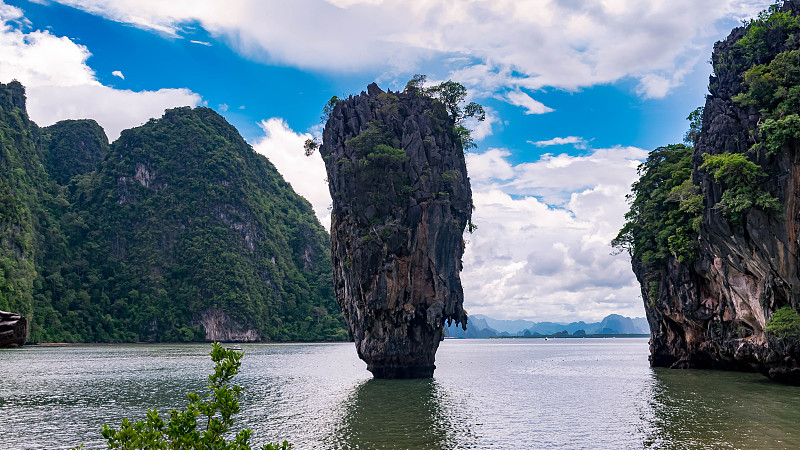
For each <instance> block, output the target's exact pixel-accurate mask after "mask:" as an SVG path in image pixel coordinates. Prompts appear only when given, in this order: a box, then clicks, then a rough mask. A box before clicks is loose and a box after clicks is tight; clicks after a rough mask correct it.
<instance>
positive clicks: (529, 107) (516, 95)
mask: <svg viewBox="0 0 800 450" xmlns="http://www.w3.org/2000/svg"><path fill="white" fill-rule="evenodd" d="M505 98H506V100H508V102H509V103H511V104H512V105H514V106H520V107H522V108H525V114H545V113H549V112H553V111H554V110H553V108H549V107H547V106H545V105H544V104H543V103H542V102H540V101H538V100H534V99H533V97H531V96H530V95H528V94H526V93H524V92H522V91H520V90H516V91H511V92H509V93H507V94H506V95H505Z"/></svg>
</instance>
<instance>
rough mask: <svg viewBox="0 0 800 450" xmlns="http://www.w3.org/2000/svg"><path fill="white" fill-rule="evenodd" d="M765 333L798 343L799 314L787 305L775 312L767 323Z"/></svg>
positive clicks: (799, 331)
mask: <svg viewBox="0 0 800 450" xmlns="http://www.w3.org/2000/svg"><path fill="white" fill-rule="evenodd" d="M767 331H768V332H770V333H772V334H774V335H775V336H776V337H778V338H779V339H788V340H797V341H800V314H798V312H797V311H795V310H794V309H792V307H791V306H788V305H787V306H784V307H782V308H780V309H778V310H776V311H775V313H774V314H773V315H772V318H771V319H770V320H768V321H767Z"/></svg>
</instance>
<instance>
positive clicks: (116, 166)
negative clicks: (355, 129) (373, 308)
mask: <svg viewBox="0 0 800 450" xmlns="http://www.w3.org/2000/svg"><path fill="white" fill-rule="evenodd" d="M0 105H1V106H2V112H1V114H2V117H0V133H2V149H1V150H2V157H1V158H0V166H2V173H0V233H1V234H0V237H1V238H2V245H1V246H0V252H2V253H0V258H1V259H0V269H1V270H2V273H0V275H1V276H0V309H5V310H11V311H16V312H20V313H22V314H24V315H26V316H27V317H28V318H29V321H30V323H31V329H30V330H31V331H30V340H31V341H34V342H48V341H66V342H110V341H115V342H125V341H163V340H166V341H192V340H204V339H229V340H244V341H257V340H330V339H345V338H346V337H347V333H346V331H345V330H344V328H343V324H342V321H341V315H340V313H339V311H338V307H337V305H336V303H335V300H334V296H333V291H332V283H331V268H330V250H329V238H328V236H327V233H325V231H324V230H323V228H322V227H321V226H320V224H319V222H318V221H317V220H316V218H315V216H314V214H313V211H312V209H311V207H310V205H309V204H308V202H307V201H306V200H305V199H303V198H302V197H300V196H298V195H297V194H296V193H295V192H294V191H293V190H292V189H291V187H290V186H289V185H288V184H287V183H286V182H285V181H284V180H283V179H282V177H281V176H280V174H278V172H277V170H276V169H275V168H274V166H272V164H271V163H270V162H269V161H268V160H267V159H266V158H264V157H263V156H261V155H258V154H257V153H255V152H254V151H253V149H252V148H251V147H250V146H249V145H248V144H247V143H246V142H245V141H244V139H242V137H241V136H240V135H239V134H238V132H237V131H236V129H235V128H233V126H231V125H230V124H228V123H227V122H226V121H225V120H224V119H223V118H222V117H221V116H219V115H218V114H216V113H215V112H214V111H212V110H210V109H207V108H196V109H190V108H177V109H173V110H169V111H167V112H166V113H165V115H164V117H162V118H161V119H151V120H150V121H149V122H148V123H146V124H144V125H142V126H140V127H137V128H134V129H131V130H126V131H124V132H123V133H122V135H121V136H120V138H119V139H118V140H117V141H115V142H114V143H113V144H112V145H111V146H109V145H108V142H107V138H106V136H105V134H104V132H103V130H102V128H100V127H99V126H98V125H97V123H95V122H94V121H90V120H85V121H65V122H60V123H58V124H56V125H53V126H51V127H47V128H41V129H40V128H38V127H37V126H36V125H35V124H33V123H32V122H30V121H29V119H28V118H27V114H26V113H25V110H24V106H25V102H24V88H23V87H22V86H21V85H19V83H10V84H8V85H0Z"/></svg>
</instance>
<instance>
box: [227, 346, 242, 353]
mask: <svg viewBox="0 0 800 450" xmlns="http://www.w3.org/2000/svg"><path fill="white" fill-rule="evenodd" d="M225 348H226V349H228V350H235V351H237V352H240V351H242V347H238V346H235V345H234V346H233V347H225Z"/></svg>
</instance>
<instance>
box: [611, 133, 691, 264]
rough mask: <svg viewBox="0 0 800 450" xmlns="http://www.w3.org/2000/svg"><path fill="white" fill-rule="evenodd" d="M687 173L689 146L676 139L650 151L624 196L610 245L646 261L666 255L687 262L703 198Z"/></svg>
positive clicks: (659, 261)
mask: <svg viewBox="0 0 800 450" xmlns="http://www.w3.org/2000/svg"><path fill="white" fill-rule="evenodd" d="M691 175H692V147H688V146H686V145H683V144H676V145H669V146H666V147H659V148H657V149H655V150H653V151H652V152H650V154H649V155H648V157H647V160H646V161H645V162H643V163H642V164H641V165H640V166H639V176H640V178H639V180H638V181H636V182H635V183H634V184H633V186H632V189H631V193H630V194H629V195H628V200H629V201H630V203H631V209H630V211H628V213H627V214H625V219H626V220H627V222H626V223H625V225H624V226H623V227H622V229H621V230H620V232H619V234H618V235H617V237H615V238H614V240H613V241H612V242H611V245H612V246H614V247H615V248H617V249H619V250H621V251H622V250H624V251H628V252H629V253H630V254H631V256H632V257H634V258H635V259H636V260H638V261H642V262H644V263H646V264H650V263H655V264H658V265H662V266H663V265H664V264H665V263H666V259H667V257H668V256H669V255H675V256H676V257H677V258H678V259H679V260H680V261H681V262H690V261H693V260H694V259H695V258H696V257H697V231H698V228H699V224H700V213H701V211H702V210H703V198H702V196H701V195H700V194H699V192H698V189H697V187H696V186H695V185H694V184H692V179H691Z"/></svg>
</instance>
